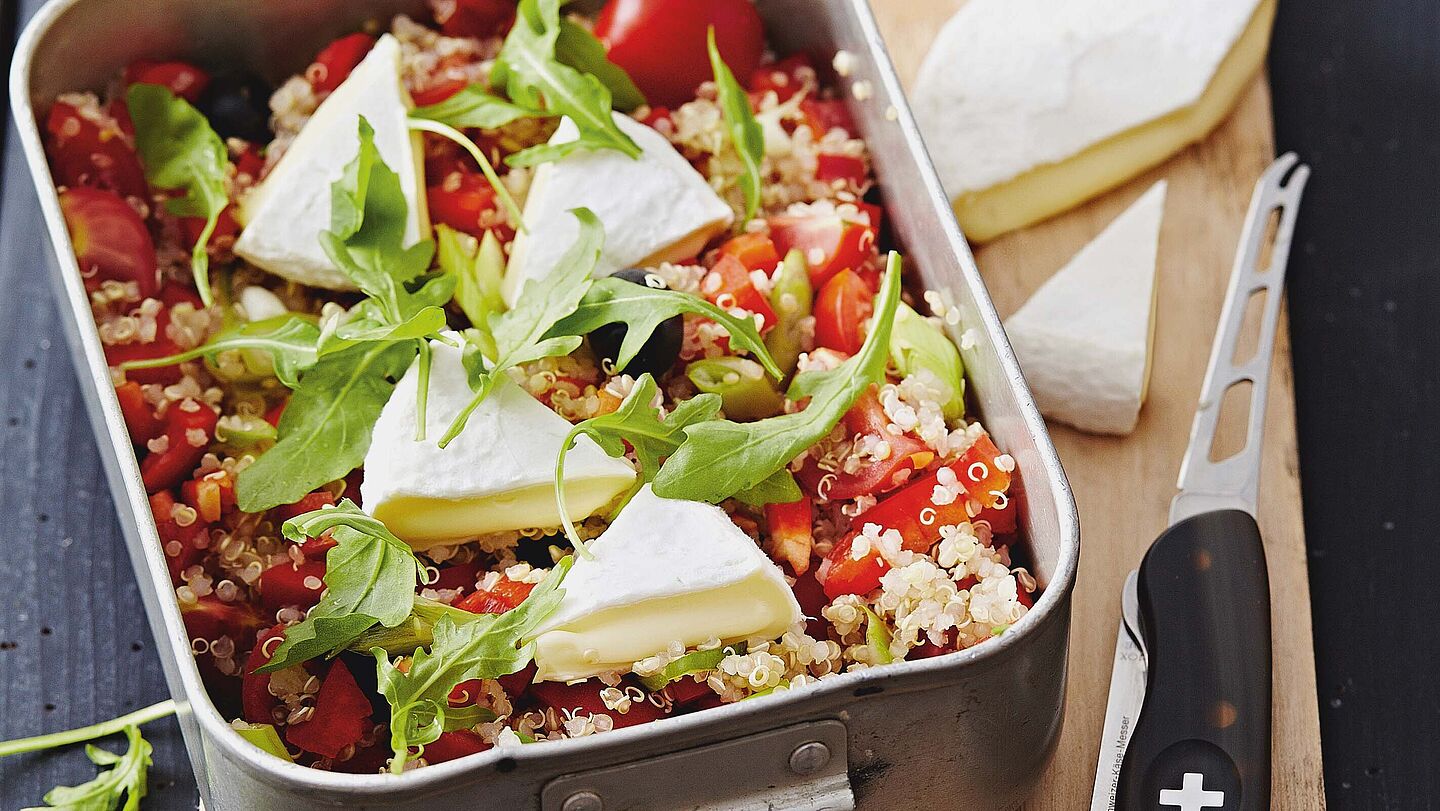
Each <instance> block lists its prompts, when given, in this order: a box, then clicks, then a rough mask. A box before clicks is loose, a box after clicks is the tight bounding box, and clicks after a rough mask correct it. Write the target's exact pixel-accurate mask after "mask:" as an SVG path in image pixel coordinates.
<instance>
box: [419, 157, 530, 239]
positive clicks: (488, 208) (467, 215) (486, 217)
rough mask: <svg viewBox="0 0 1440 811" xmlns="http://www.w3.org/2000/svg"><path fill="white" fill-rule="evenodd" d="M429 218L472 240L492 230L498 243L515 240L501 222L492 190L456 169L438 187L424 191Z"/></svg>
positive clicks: (480, 179) (481, 179)
mask: <svg viewBox="0 0 1440 811" xmlns="http://www.w3.org/2000/svg"><path fill="white" fill-rule="evenodd" d="M425 201H426V203H427V204H428V205H429V207H430V219H431V221H432V222H435V223H437V224H438V223H443V224H445V225H448V226H450V227H451V228H454V229H455V230H457V231H463V232H465V233H467V234H470V235H471V236H474V237H481V236H484V235H485V231H486V230H488V229H494V230H495V231H496V234H495V236H496V237H497V238H499V239H500V241H501V242H508V241H510V240H511V239H514V238H515V229H514V228H512V227H511V226H510V225H509V224H508V223H506V222H505V221H504V220H503V215H502V214H501V212H500V203H499V200H498V198H497V197H496V195H495V188H494V187H493V186H491V185H490V182H489V181H488V180H486V179H485V176H484V175H482V174H480V173H478V172H467V171H461V170H456V171H453V172H451V173H450V174H449V175H447V176H446V177H445V179H444V180H443V181H441V182H440V183H439V184H438V185H434V186H429V187H427V188H426V189H425Z"/></svg>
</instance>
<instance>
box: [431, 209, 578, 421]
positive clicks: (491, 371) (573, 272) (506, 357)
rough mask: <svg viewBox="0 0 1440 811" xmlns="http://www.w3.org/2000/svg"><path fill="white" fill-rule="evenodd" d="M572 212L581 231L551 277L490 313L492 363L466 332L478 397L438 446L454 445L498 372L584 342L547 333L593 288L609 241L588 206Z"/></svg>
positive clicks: (466, 361)
mask: <svg viewBox="0 0 1440 811" xmlns="http://www.w3.org/2000/svg"><path fill="white" fill-rule="evenodd" d="M570 213H571V214H574V215H575V219H577V220H579V221H580V231H579V233H578V234H577V235H576V237H575V243H574V244H573V245H571V246H570V250H568V251H566V252H565V255H564V256H562V257H561V258H560V262H559V264H558V265H557V266H556V267H555V269H554V270H553V271H551V273H550V275H549V276H546V277H545V278H543V279H530V280H529V281H527V282H526V283H525V287H524V288H523V289H522V290H521V292H520V298H519V300H518V301H517V302H516V304H515V309H513V310H510V311H508V312H504V313H492V314H491V315H490V323H489V325H488V326H489V328H490V336H491V339H492V340H493V341H494V350H495V357H494V359H493V362H492V360H491V359H489V358H486V357H485V353H484V352H483V351H481V349H482V347H481V346H480V345H479V344H478V343H477V340H478V339H476V338H475V337H474V334H473V333H467V335H466V343H467V344H469V346H468V347H467V351H466V352H465V353H464V354H463V355H462V356H461V362H462V363H463V364H464V366H465V369H466V371H467V372H468V373H469V378H470V388H471V389H473V390H474V391H475V397H474V398H473V399H471V401H470V403H469V404H468V405H466V406H465V408H464V409H463V410H461V412H460V413H459V414H458V415H457V416H456V417H455V420H454V421H453V422H451V423H450V427H449V429H447V430H446V431H445V436H443V437H441V438H440V447H442V448H443V447H445V446H446V445H448V444H450V441H451V440H453V439H454V438H455V437H457V436H459V435H460V432H461V431H463V430H465V423H466V421H467V420H469V419H470V415H471V414H472V413H474V411H475V409H476V408H479V407H480V404H481V403H482V402H484V401H485V398H486V397H487V396H488V395H489V394H490V390H491V389H492V388H493V387H494V385H495V381H496V379H497V376H498V375H502V374H504V373H505V371H506V370H507V369H510V368H513V367H515V366H519V365H520V364H522V363H529V362H530V361H534V360H539V359H541V358H548V357H554V356H556V355H566V354H569V353H571V352H573V351H575V349H576V348H577V347H578V346H579V345H580V338H579V337H577V336H573V335H567V336H550V335H549V333H550V331H551V329H552V328H553V327H554V326H555V324H556V323H558V322H559V321H561V320H562V319H564V318H566V317H567V316H569V315H570V314H571V313H573V312H575V309H576V308H577V307H578V306H580V301H581V299H582V298H584V296H585V293H586V292H587V291H589V289H590V285H591V281H590V274H591V273H593V272H594V270H595V265H596V264H597V263H599V261H600V251H601V249H602V248H603V247H604V245H605V229H604V228H603V227H602V226H601V225H600V220H599V218H597V217H596V216H595V215H594V214H592V213H591V212H590V209H588V208H574V209H571V210H570Z"/></svg>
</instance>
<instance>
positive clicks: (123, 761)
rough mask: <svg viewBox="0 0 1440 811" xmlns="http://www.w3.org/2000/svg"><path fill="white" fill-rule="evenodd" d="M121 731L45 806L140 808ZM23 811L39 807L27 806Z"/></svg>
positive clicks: (137, 752)
mask: <svg viewBox="0 0 1440 811" xmlns="http://www.w3.org/2000/svg"><path fill="white" fill-rule="evenodd" d="M137 86H138V85H137ZM124 732H125V739H126V741H127V742H128V744H129V746H128V748H127V749H126V750H125V754H123V755H117V754H115V753H114V752H110V751H108V750H105V749H101V748H100V747H98V746H95V745H93V744H87V745H86V746H85V756H86V757H88V758H90V762H91V763H94V764H95V765H96V766H101V767H105V766H108V767H110V768H109V769H108V770H106V771H102V772H100V773H99V774H98V775H96V776H95V779H93V780H91V781H89V782H86V783H81V784H80V785H78V786H56V787H55V788H53V789H50V791H48V792H46V794H45V798H44V802H45V806H44V807H45V808H65V809H72V811H105V810H107V809H116V808H123V809H124V811H139V810H140V800H141V799H143V798H144V797H145V791H146V786H145V777H146V775H147V774H148V773H149V770H150V764H151V761H150V751H151V750H150V743H149V742H148V741H146V740H145V739H144V738H143V737H141V736H140V728H139V727H137V726H129V727H126V728H125V730H124ZM122 797H123V798H124V804H123V805H121V798H122ZM24 811H40V809H38V808H27V809H24Z"/></svg>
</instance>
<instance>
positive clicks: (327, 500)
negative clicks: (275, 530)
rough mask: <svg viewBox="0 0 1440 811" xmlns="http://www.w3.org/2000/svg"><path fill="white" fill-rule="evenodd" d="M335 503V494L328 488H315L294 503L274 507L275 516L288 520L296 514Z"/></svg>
mask: <svg viewBox="0 0 1440 811" xmlns="http://www.w3.org/2000/svg"><path fill="white" fill-rule="evenodd" d="M334 504H335V496H333V495H331V494H330V491H329V490H316V491H315V492H313V493H306V494H305V495H303V496H301V497H300V500H299V501H297V502H295V503H294V504H283V505H281V506H279V507H276V508H275V517H276V518H277V519H279V520H280V521H282V522H283V521H289V520H290V519H291V518H294V517H296V516H298V515H304V514H305V513H308V512H314V511H315V510H323V509H325V508H326V507H330V506H333V505H334Z"/></svg>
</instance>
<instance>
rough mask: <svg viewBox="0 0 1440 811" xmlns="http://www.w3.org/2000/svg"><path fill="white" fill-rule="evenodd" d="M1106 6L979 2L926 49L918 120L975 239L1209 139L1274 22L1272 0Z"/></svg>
mask: <svg viewBox="0 0 1440 811" xmlns="http://www.w3.org/2000/svg"><path fill="white" fill-rule="evenodd" d="M1099 5H1102V4H1101V3H1099V0H1085V1H1084V2H1076V3H1065V4H1060V5H1055V4H1050V3H1044V2H1043V0H1017V2H1003V1H1002V2H995V0H972V2H970V3H967V4H966V6H965V7H964V8H963V9H962V10H961V12H960V13H959V14H957V15H956V16H955V18H953V19H952V20H951V21H950V23H948V24H947V25H946V27H945V29H943V30H942V32H941V34H940V36H939V37H938V38H937V40H936V45H935V47H933V48H932V50H931V52H930V54H929V55H927V57H926V62H925V65H924V67H922V69H921V74H920V78H919V79H918V80H917V81H916V90H915V94H914V97H913V98H914V104H915V110H916V118H917V120H918V121H919V123H920V126H921V129H922V130H923V131H924V133H925V135H926V141H927V143H928V145H929V147H930V152H931V156H932V158H933V159H934V161H935V165H936V169H937V171H938V172H939V174H940V177H941V180H942V181H943V182H944V184H945V187H946V190H947V192H948V193H949V194H950V196H951V197H952V199H953V201H954V204H955V213H956V217H957V218H958V219H959V221H960V225H961V227H962V228H963V229H964V231H965V235H966V236H967V237H968V238H970V239H971V240H972V241H977V242H984V241H988V240H990V239H993V238H994V237H996V236H999V235H1000V234H1003V233H1005V232H1007V231H1011V230H1014V229H1016V228H1021V227H1024V226H1027V225H1030V224H1032V223H1035V222H1038V221H1040V220H1043V219H1045V218H1047V217H1050V216H1052V215H1054V214H1056V213H1059V212H1061V211H1064V210H1066V209H1069V208H1071V207H1074V206H1075V205H1078V204H1079V203H1081V202H1084V201H1085V200H1087V199H1089V198H1091V197H1094V196H1095V195H1097V194H1100V193H1102V192H1105V191H1107V190H1109V189H1112V188H1114V187H1116V186H1118V185H1120V184H1122V183H1124V182H1125V181H1127V180H1129V179H1131V178H1133V177H1135V176H1136V175H1138V174H1140V173H1141V172H1143V171H1145V170H1146V169H1149V168H1151V167H1152V166H1155V165H1156V164H1158V163H1160V162H1162V161H1164V160H1165V159H1166V158H1168V157H1170V156H1171V155H1173V154H1174V153H1175V152H1177V151H1178V150H1180V149H1182V148H1184V147H1185V146H1186V145H1188V144H1190V143H1193V142H1195V141H1198V140H1200V139H1201V138H1204V137H1205V135H1206V134H1208V133H1209V132H1210V130H1212V129H1213V128H1214V127H1215V126H1216V125H1217V124H1219V122H1220V121H1221V120H1223V119H1224V117H1225V116H1226V115H1227V114H1228V113H1229V111H1230V110H1231V109H1232V108H1233V107H1234V105H1235V102H1236V101H1237V100H1238V98H1239V96H1240V94H1241V92H1243V91H1244V89H1245V88H1246V87H1247V86H1248V85H1249V81H1250V79H1251V77H1253V76H1254V75H1255V73H1256V72H1257V71H1258V70H1259V69H1260V66H1261V65H1262V64H1263V62H1264V59H1265V52H1266V47H1267V45H1268V42H1269V32H1270V27H1271V23H1272V22H1273V20H1274V16H1275V0H1212V1H1211V2H1205V3H1184V2H1180V0H1164V1H1163V2H1139V1H1138V0H1123V2H1118V3H1109V2H1107V3H1104V4H1103V6H1104V8H1103V9H1101V8H1098V6H1099ZM1036 15H1040V16H1039V17H1038V18H1037V17H1036ZM1002 44H1003V45H1004V46H1006V47H1001V45H1002Z"/></svg>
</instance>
